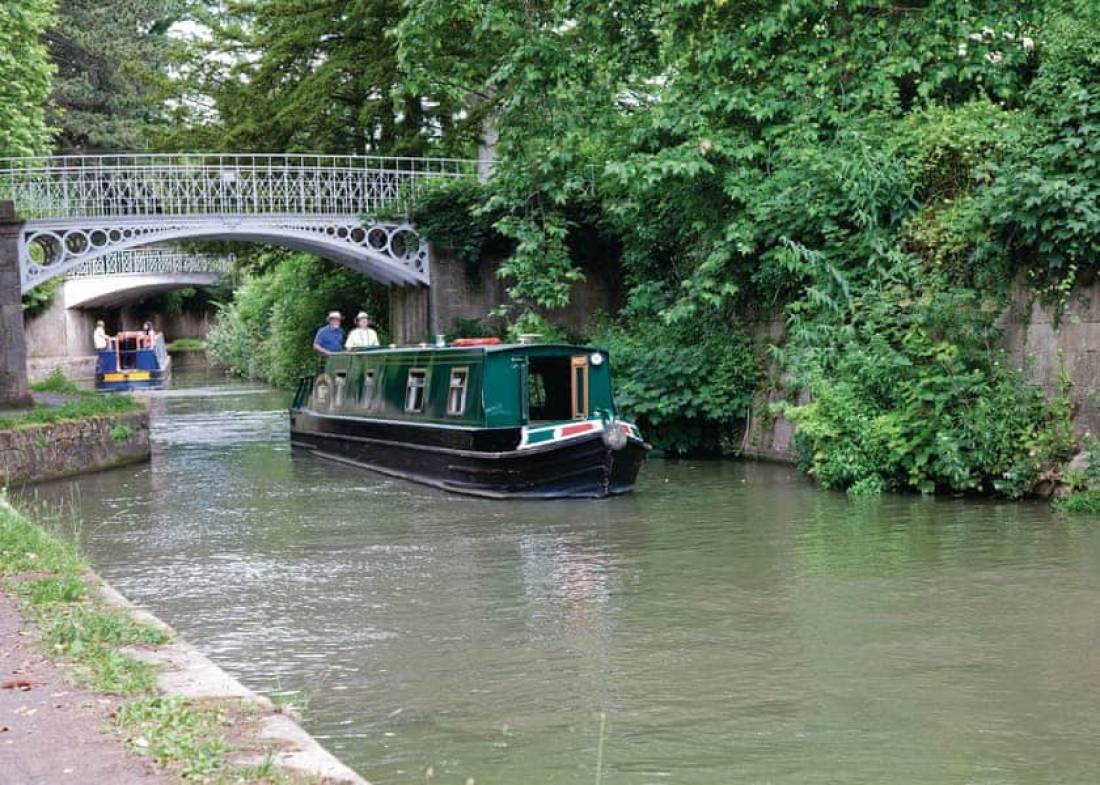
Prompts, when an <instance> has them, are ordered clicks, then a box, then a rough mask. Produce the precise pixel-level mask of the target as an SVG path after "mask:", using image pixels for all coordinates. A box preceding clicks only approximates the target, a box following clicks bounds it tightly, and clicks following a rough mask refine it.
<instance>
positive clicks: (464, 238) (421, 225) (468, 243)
mask: <svg viewBox="0 0 1100 785" xmlns="http://www.w3.org/2000/svg"><path fill="white" fill-rule="evenodd" d="M487 197H488V194H487V190H486V189H485V187H484V186H482V185H481V184H480V183H478V181H477V180H475V179H473V178H461V179H456V180H445V181H443V182H441V183H438V184H433V185H431V186H430V187H426V188H424V189H423V190H422V191H420V193H419V194H418V195H417V198H416V200H415V202H414V204H413V206H412V209H411V211H410V216H411V219H412V222H413V223H414V224H416V226H417V228H418V229H419V230H420V232H421V233H422V234H423V235H424V236H425V237H427V238H428V240H430V241H431V242H433V243H435V244H436V245H438V246H441V247H444V248H448V249H450V250H451V251H453V252H454V254H455V256H456V257H457V258H458V259H459V261H462V262H466V263H467V264H476V263H477V262H478V261H480V260H481V259H484V258H494V257H497V258H500V257H503V256H506V255H507V254H508V253H509V252H510V251H511V249H512V244H511V243H510V242H509V241H508V240H507V239H506V238H505V237H504V236H503V235H501V234H500V232H498V231H497V230H496V229H494V228H493V224H494V223H495V222H496V220H497V218H498V217H499V216H498V215H496V214H494V213H492V212H490V211H488V210H485V209H483V208H482V205H483V203H484V202H485V200H486V199H487Z"/></svg>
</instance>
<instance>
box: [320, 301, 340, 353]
mask: <svg viewBox="0 0 1100 785" xmlns="http://www.w3.org/2000/svg"><path fill="white" fill-rule="evenodd" d="M341 319H343V317H342V316H340V312H339V311H331V312H330V313H329V315H328V324H326V325H325V326H324V327H322V328H321V329H320V330H318V331H317V334H316V335H315V336H313V351H315V352H317V353H318V354H334V353H336V352H339V351H341V350H342V349H343V348H344V331H343V330H341V329H340V321H341Z"/></svg>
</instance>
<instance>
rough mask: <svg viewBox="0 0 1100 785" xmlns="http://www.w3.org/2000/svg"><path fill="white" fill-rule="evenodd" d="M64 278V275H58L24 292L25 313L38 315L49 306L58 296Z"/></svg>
mask: <svg viewBox="0 0 1100 785" xmlns="http://www.w3.org/2000/svg"><path fill="white" fill-rule="evenodd" d="M64 280H65V279H64V277H62V276H60V275H59V276H56V277H54V278H51V279H50V280H48V281H46V282H45V283H42V284H39V285H38V286H36V287H34V288H33V289H31V290H30V291H29V292H27V293H26V294H24V295H23V313H24V314H25V315H26V316H37V315H38V314H40V313H42V312H44V311H45V310H46V309H47V308H49V307H50V304H51V303H52V302H53V301H54V298H55V297H56V296H57V291H58V289H60V288H61V283H62V281H64Z"/></svg>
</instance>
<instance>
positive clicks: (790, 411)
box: [784, 280, 1073, 498]
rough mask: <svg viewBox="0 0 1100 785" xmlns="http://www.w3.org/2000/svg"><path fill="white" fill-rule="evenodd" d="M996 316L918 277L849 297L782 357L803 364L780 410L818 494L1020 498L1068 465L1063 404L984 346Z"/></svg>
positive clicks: (960, 293)
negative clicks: (875, 491)
mask: <svg viewBox="0 0 1100 785" xmlns="http://www.w3.org/2000/svg"><path fill="white" fill-rule="evenodd" d="M997 312H998V309H997V308H996V307H995V305H994V304H988V303H983V302H982V301H981V300H980V299H979V298H978V297H977V295H976V294H975V293H974V292H971V291H968V290H965V289H959V288H953V287H945V288H940V287H937V286H935V285H934V284H931V283H929V282H928V281H927V280H925V281H923V282H920V283H914V284H907V283H905V282H902V281H895V282H892V283H886V284H885V285H883V286H882V287H880V288H872V289H868V290H866V291H864V292H863V293H862V294H861V295H860V296H858V297H856V298H853V300H852V302H851V304H850V308H849V310H847V311H846V312H845V313H844V315H843V317H841V318H838V319H837V320H836V321H834V322H831V323H828V327H827V328H826V329H822V330H821V331H819V332H817V333H816V336H817V338H818V339H819V340H818V341H816V342H815V343H816V344H817V345H815V346H814V347H813V350H812V351H809V350H807V351H801V352H798V351H794V352H793V353H792V355H790V356H789V357H788V358H787V359H788V360H790V359H791V358H792V357H798V358H799V359H800V360H801V361H803V362H805V363H806V366H805V367H804V368H803V376H802V381H803V382H804V383H805V384H806V385H808V387H809V390H810V392H811V393H812V401H811V402H810V403H808V404H805V405H802V406H793V405H786V406H785V407H784V410H785V412H786V414H787V415H788V416H790V417H791V419H792V420H793V421H794V422H795V424H796V433H797V445H798V449H799V451H800V452H801V460H802V462H803V465H804V466H805V467H807V468H808V470H809V472H810V473H811V474H813V475H814V477H816V478H817V479H818V480H819V481H820V482H821V483H822V484H823V485H825V486H826V487H830V488H841V489H844V488H858V489H863V488H865V487H867V486H868V484H869V483H870V484H877V485H878V486H880V487H882V488H885V489H892V490H900V489H915V490H919V491H921V492H923V493H932V492H935V491H949V492H959V491H986V492H993V491H995V492H997V493H1001V494H1004V495H1006V496H1010V497H1014V498H1015V497H1019V496H1022V495H1024V494H1026V493H1028V492H1029V491H1030V490H1031V488H1032V486H1033V484H1034V483H1035V482H1036V480H1037V479H1038V478H1039V476H1040V474H1042V473H1043V472H1044V471H1045V470H1046V469H1048V468H1050V467H1051V466H1053V465H1054V464H1056V463H1059V462H1061V461H1065V460H1066V459H1068V458H1069V455H1070V453H1071V450H1072V447H1073V434H1072V429H1071V427H1070V423H1069V406H1068V404H1067V402H1066V401H1065V400H1063V399H1059V400H1057V401H1055V402H1053V403H1052V402H1048V401H1047V399H1046V398H1045V396H1044V395H1043V392H1042V391H1041V390H1040V389H1038V388H1037V387H1033V386H1031V385H1029V384H1027V383H1026V382H1025V380H1024V378H1023V376H1022V374H1021V373H1020V372H1019V371H1018V370H1013V369H1010V368H1007V367H1006V366H1005V364H1004V363H1005V357H1004V355H1003V353H1002V352H999V351H997V350H995V349H993V348H991V347H992V346H993V345H994V339H995V335H996V333H995V328H994V323H993V322H994V317H995V315H996V313H997ZM829 335H831V337H829Z"/></svg>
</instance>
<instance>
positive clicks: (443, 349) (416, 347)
mask: <svg viewBox="0 0 1100 785" xmlns="http://www.w3.org/2000/svg"><path fill="white" fill-rule="evenodd" d="M423 352H433V353H434V352H439V353H440V354H445V353H448V352H462V353H469V352H481V353H484V354H503V353H519V354H582V353H588V352H603V353H605V354H606V350H604V349H602V348H600V347H598V346H581V345H579V344H569V343H495V344H480V345H475V346H454V345H452V344H447V345H446V346H436V345H435V344H429V343H426V344H411V345H406V346H368V347H363V348H360V349H352V350H349V351H344V352H337V353H336V354H352V355H360V354H370V355H395V354H398V355H399V354H420V353H423Z"/></svg>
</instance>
